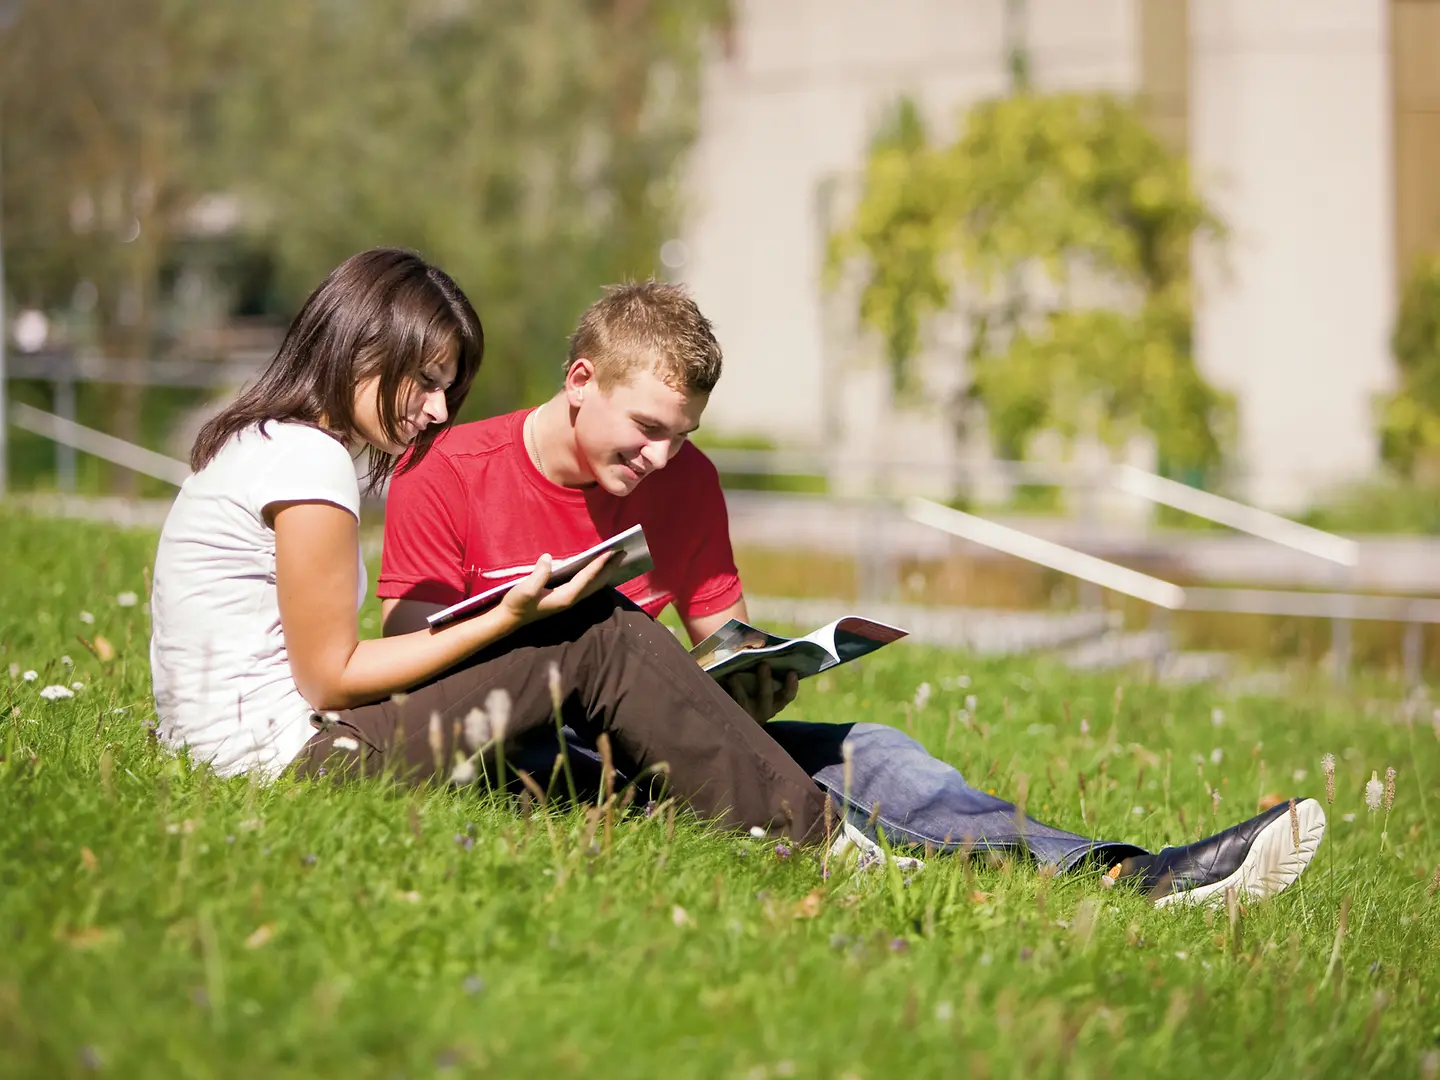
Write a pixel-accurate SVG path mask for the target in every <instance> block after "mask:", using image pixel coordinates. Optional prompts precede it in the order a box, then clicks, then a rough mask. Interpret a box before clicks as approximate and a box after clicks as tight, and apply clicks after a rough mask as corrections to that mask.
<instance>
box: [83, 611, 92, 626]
mask: <svg viewBox="0 0 1440 1080" xmlns="http://www.w3.org/2000/svg"><path fill="white" fill-rule="evenodd" d="M80 621H81V622H83V623H84V624H85V625H86V626H94V625H95V616H94V615H91V614H90V612H88V611H82V612H80Z"/></svg>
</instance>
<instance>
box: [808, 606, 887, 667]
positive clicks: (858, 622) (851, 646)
mask: <svg viewBox="0 0 1440 1080" xmlns="http://www.w3.org/2000/svg"><path fill="white" fill-rule="evenodd" d="M807 636H808V638H809V640H811V641H814V642H815V643H816V644H818V645H820V646H821V647H823V648H824V649H825V651H826V652H828V653H829V654H830V655H831V656H833V657H835V662H836V663H837V664H848V663H849V662H850V661H851V660H855V659H858V658H859V657H862V656H864V655H866V654H867V653H872V652H874V651H875V650H876V649H878V648H880V647H881V646H883V645H889V644H890V643H891V642H892V641H899V640H900V639H901V638H903V637H908V636H909V631H908V630H901V629H900V628H899V627H898V626H890V625H888V624H886V623H882V622H876V621H875V620H874V619H864V618H861V617H860V616H858V615H847V616H845V617H844V618H843V619H836V620H835V621H834V622H833V623H830V624H829V625H827V626H822V627H821V628H820V629H819V630H816V631H815V632H814V633H813V634H809V635H807Z"/></svg>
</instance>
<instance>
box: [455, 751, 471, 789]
mask: <svg viewBox="0 0 1440 1080" xmlns="http://www.w3.org/2000/svg"><path fill="white" fill-rule="evenodd" d="M450 782H451V783H452V784H473V783H474V782H475V759H474V758H469V757H465V756H464V755H463V754H461V753H458V752H457V753H456V754H455V767H454V768H453V769H451V770H450Z"/></svg>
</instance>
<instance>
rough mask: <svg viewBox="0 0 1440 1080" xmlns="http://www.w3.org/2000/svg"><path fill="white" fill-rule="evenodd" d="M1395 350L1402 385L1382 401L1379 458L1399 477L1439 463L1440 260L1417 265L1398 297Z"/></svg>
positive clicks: (1392, 344) (1431, 476)
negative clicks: (1403, 290) (1398, 312)
mask: <svg viewBox="0 0 1440 1080" xmlns="http://www.w3.org/2000/svg"><path fill="white" fill-rule="evenodd" d="M1391 351H1392V352H1393V353H1394V354H1395V362H1396V366H1397V368H1398V372H1399V383H1400V385H1399V387H1398V389H1397V390H1396V391H1395V393H1394V394H1390V395H1386V396H1384V397H1382V398H1381V399H1380V402H1379V410H1378V411H1379V429H1380V455H1381V457H1382V459H1383V460H1384V461H1385V462H1386V463H1387V464H1389V465H1390V466H1392V467H1393V468H1394V469H1395V471H1396V472H1398V473H1400V475H1402V476H1404V477H1406V478H1410V477H1413V476H1414V475H1415V474H1416V472H1417V471H1421V468H1422V466H1423V467H1425V468H1424V471H1427V472H1429V473H1431V474H1432V475H1430V476H1429V477H1428V479H1431V480H1434V479H1435V476H1434V475H1433V473H1434V471H1435V466H1436V465H1437V464H1440V256H1432V257H1430V258H1428V259H1425V260H1423V261H1421V262H1420V263H1419V265H1417V266H1416V268H1415V272H1414V273H1413V274H1412V275H1411V277H1410V280H1409V281H1408V282H1407V283H1406V286H1405V292H1404V294H1403V295H1402V296H1401V298H1400V314H1399V318H1398V319H1397V320H1396V325H1395V334H1394V337H1393V338H1392V340H1391Z"/></svg>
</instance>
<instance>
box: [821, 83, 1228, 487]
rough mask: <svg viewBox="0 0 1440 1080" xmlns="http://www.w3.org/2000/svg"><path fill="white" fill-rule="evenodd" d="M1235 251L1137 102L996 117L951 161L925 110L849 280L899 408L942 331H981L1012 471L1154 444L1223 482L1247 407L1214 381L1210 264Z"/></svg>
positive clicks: (869, 172)
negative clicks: (1206, 359)
mask: <svg viewBox="0 0 1440 1080" xmlns="http://www.w3.org/2000/svg"><path fill="white" fill-rule="evenodd" d="M1221 233H1222V229H1221V226H1220V223H1219V221H1218V220H1217V219H1216V217H1215V215H1214V214H1213V212H1211V211H1210V210H1209V208H1208V207H1207V206H1206V205H1205V204H1204V202H1203V201H1202V200H1201V198H1200V197H1199V195H1198V194H1197V193H1196V192H1195V190H1194V188H1193V186H1192V184H1191V182H1190V178H1189V173H1188V169H1187V167H1186V164H1185V162H1184V160H1183V159H1182V158H1180V157H1178V156H1176V155H1175V154H1174V153H1173V152H1171V151H1170V150H1169V149H1168V148H1167V147H1165V145H1164V144H1163V143H1162V142H1161V141H1160V140H1159V139H1158V138H1156V137H1155V136H1154V134H1153V133H1151V131H1150V130H1149V129H1148V128H1147V127H1146V126H1145V124H1144V123H1143V121H1142V119H1141V117H1140V115H1139V114H1138V112H1137V111H1136V110H1135V109H1134V108H1133V107H1132V106H1130V105H1129V104H1127V103H1126V102H1123V101H1121V100H1119V99H1117V98H1114V97H1110V96H1105V95H1081V94H1055V95H1032V94H1020V95H1017V96H1014V97H1009V98H1005V99H1001V100H995V101H988V102H985V103H983V104H981V105H979V106H977V107H975V108H973V109H971V110H970V111H969V112H968V114H967V115H966V117H965V119H964V123H963V125H962V129H961V131H960V135H959V138H958V139H956V141H955V142H953V143H950V144H940V145H936V144H934V143H932V141H931V140H930V139H929V137H928V135H927V133H926V131H925V128H924V125H923V123H922V122H921V119H920V117H919V114H918V111H917V110H916V108H915V106H914V105H913V104H912V103H908V102H905V103H902V104H901V105H900V107H899V108H898V109H897V111H896V114H895V116H894V118H893V119H892V121H891V122H890V123H889V124H888V125H887V127H886V128H885V129H884V130H883V131H882V132H881V134H880V135H879V136H878V137H877V138H876V140H875V142H874V144H873V146H872V149H871V153H870V155H869V159H868V161H867V162H866V166H865V172H864V178H863V184H862V191H861V198H860V202H859V205H858V207H857V209H856V212H855V215H854V217H853V219H852V220H851V221H850V222H849V223H848V224H847V225H846V226H845V227H844V228H843V229H842V230H840V231H838V232H837V233H836V234H835V235H834V236H833V237H832V241H831V253H830V265H831V269H832V272H834V271H836V270H837V269H838V268H839V267H840V266H841V265H842V264H844V263H845V262H847V261H848V260H850V259H852V258H858V259H859V260H861V261H862V262H863V264H864V267H865V280H864V286H863V288H862V290H861V293H860V300H859V308H860V316H861V318H862V319H863V321H864V322H866V323H867V324H869V325H870V326H872V327H873V328H875V329H876V330H877V331H878V332H879V333H880V335H881V337H882V339H883V341H884V343H885V350H886V354H887V356H888V358H889V360H890V362H891V365H892V370H893V371H894V381H895V385H896V388H897V389H899V390H902V391H903V390H905V389H907V388H913V387H914V382H915V376H914V373H913V371H912V364H913V360H914V358H915V357H916V356H917V355H918V354H919V352H920V351H921V348H922V331H923V327H924V324H925V321H926V320H927V319H928V318H930V317H932V316H933V315H935V314H937V313H939V312H942V311H946V310H950V309H952V308H955V307H958V308H959V309H960V310H962V311H964V312H965V313H966V314H968V315H969V316H970V323H971V328H972V338H971V344H970V347H969V350H968V355H967V361H968V368H967V370H968V378H969V385H968V390H967V392H966V395H965V399H964V403H965V404H968V405H978V406H981V407H983V409H984V411H985V414H986V417H987V422H988V425H989V430H990V432H991V434H992V436H993V438H994V440H995V442H996V444H997V448H998V449H999V450H1000V452H1002V453H1005V454H1007V455H1022V456H1023V455H1024V453H1025V452H1026V450H1027V448H1028V446H1029V443H1030V441H1031V440H1032V439H1033V438H1034V436H1036V435H1037V434H1039V433H1040V432H1042V431H1055V432H1058V433H1059V434H1061V435H1063V436H1067V437H1074V436H1077V435H1080V434H1094V435H1097V436H1099V437H1100V438H1103V439H1105V440H1106V441H1107V442H1108V443H1110V444H1111V445H1116V446H1119V445H1121V444H1123V443H1124V442H1125V441H1126V440H1127V439H1129V438H1130V437H1132V436H1134V435H1136V434H1140V433H1148V434H1149V435H1150V436H1152V437H1153V438H1154V440H1155V442H1156V444H1157V447H1158V450H1159V454H1160V457H1161V460H1162V463H1163V464H1164V466H1165V467H1167V468H1169V469H1171V470H1178V469H1189V468H1204V467H1207V466H1213V465H1215V464H1217V463H1218V462H1219V460H1220V459H1221V456H1222V448H1223V445H1224V441H1225V439H1226V437H1227V436H1226V427H1227V424H1228V423H1229V416H1230V413H1231V410H1232V405H1231V403H1230V401H1229V399H1228V398H1227V397H1226V396H1225V395H1224V394H1222V393H1220V392H1219V391H1217V390H1215V389H1214V388H1213V387H1211V386H1210V385H1209V384H1208V383H1207V382H1206V381H1205V380H1204V379H1203V378H1202V376H1201V375H1200V373H1199V372H1198V370H1197V369H1196V367H1195V364H1194V359H1193V355H1192V347H1191V317H1190V315H1191V278H1190V251H1191V245H1192V242H1193V241H1194V240H1195V238H1196V237H1197V236H1209V237H1215V238H1218V237H1219V236H1220V235H1221ZM970 412H971V410H970V409H969V408H964V409H962V410H961V412H960V416H961V420H962V422H965V421H966V420H967V419H968V417H969V414H970Z"/></svg>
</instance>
